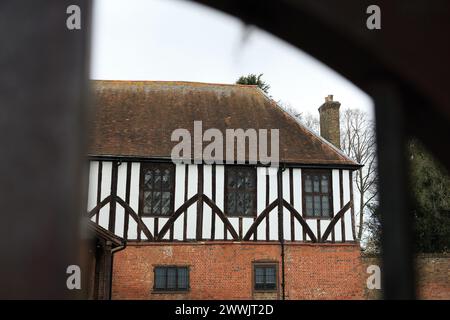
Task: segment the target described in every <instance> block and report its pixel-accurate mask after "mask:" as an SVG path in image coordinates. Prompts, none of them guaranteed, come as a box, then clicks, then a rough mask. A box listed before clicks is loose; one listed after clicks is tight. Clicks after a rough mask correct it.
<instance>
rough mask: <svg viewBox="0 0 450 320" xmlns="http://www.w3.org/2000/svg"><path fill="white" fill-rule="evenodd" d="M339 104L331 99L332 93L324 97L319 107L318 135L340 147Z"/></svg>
mask: <svg viewBox="0 0 450 320" xmlns="http://www.w3.org/2000/svg"><path fill="white" fill-rule="evenodd" d="M340 106H341V104H340V103H339V102H338V101H333V95H332V94H330V95H328V96H327V97H325V103H324V104H322V105H321V106H320V108H319V114H320V135H321V136H322V137H323V138H325V139H326V140H328V141H329V142H331V143H332V144H334V145H335V146H336V147H338V148H339V149H340V148H341V142H340V141H341V133H340V128H339V108H340Z"/></svg>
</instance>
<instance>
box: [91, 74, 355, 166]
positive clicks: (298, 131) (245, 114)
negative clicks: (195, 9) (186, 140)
mask: <svg viewBox="0 0 450 320" xmlns="http://www.w3.org/2000/svg"><path fill="white" fill-rule="evenodd" d="M92 85H93V94H94V98H93V102H94V108H93V110H91V111H92V112H91V115H92V117H91V119H93V120H92V123H91V130H90V134H89V149H88V150H89V155H96V156H98V155H106V156H126V157H140V158H170V156H171V151H172V148H173V147H174V146H175V145H176V144H177V143H178V142H172V141H171V134H172V132H173V131H174V130H175V129H177V128H185V129H188V130H189V131H190V132H191V133H192V136H193V127H194V125H193V124H194V121H198V120H201V121H202V124H203V131H204V130H206V129H209V128H217V129H219V130H220V131H221V132H222V133H223V135H224V137H225V129H239V128H241V129H244V130H245V129H249V128H253V129H256V130H258V129H268V130H270V129H279V130H280V137H279V142H280V150H279V151H280V162H284V163H294V164H306V165H316V164H317V165H319V164H320V165H348V166H355V167H356V166H358V164H357V163H356V162H354V161H353V160H351V159H349V158H348V157H346V156H345V155H344V154H343V153H342V152H340V151H339V150H338V149H336V148H335V147H334V146H332V145H331V144H329V143H328V142H327V141H325V140H324V139H323V138H321V137H319V136H317V135H315V134H314V133H312V132H311V131H310V130H308V129H307V128H305V127H304V126H303V125H302V124H301V123H299V122H298V121H297V120H296V119H295V118H294V117H293V116H291V115H290V114H288V113H287V112H285V111H284V110H282V109H281V108H280V107H279V106H278V105H277V104H276V103H275V102H274V101H273V100H271V99H270V98H269V97H267V96H266V95H265V94H264V93H263V92H262V91H261V90H260V89H259V88H258V87H256V86H248V85H231V84H210V83H194V82H164V81H104V80H94V81H92ZM208 143H209V142H208ZM208 143H206V142H205V144H204V146H206V145H207V144H208ZM269 150H270V149H269ZM224 154H225V152H224Z"/></svg>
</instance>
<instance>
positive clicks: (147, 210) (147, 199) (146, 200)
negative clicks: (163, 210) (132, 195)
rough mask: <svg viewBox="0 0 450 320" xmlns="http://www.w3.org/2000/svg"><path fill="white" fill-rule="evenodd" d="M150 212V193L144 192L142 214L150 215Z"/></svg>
mask: <svg viewBox="0 0 450 320" xmlns="http://www.w3.org/2000/svg"><path fill="white" fill-rule="evenodd" d="M151 210H152V192H151V191H144V207H143V212H144V213H147V214H148V213H151Z"/></svg>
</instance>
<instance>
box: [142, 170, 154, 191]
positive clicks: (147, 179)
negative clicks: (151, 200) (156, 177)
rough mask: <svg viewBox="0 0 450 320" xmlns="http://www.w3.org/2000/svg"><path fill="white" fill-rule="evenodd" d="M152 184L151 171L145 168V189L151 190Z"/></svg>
mask: <svg viewBox="0 0 450 320" xmlns="http://www.w3.org/2000/svg"><path fill="white" fill-rule="evenodd" d="M152 184H153V172H152V171H151V170H147V171H146V172H145V176H144V188H145V190H151V189H152Z"/></svg>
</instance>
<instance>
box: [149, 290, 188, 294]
mask: <svg viewBox="0 0 450 320" xmlns="http://www.w3.org/2000/svg"><path fill="white" fill-rule="evenodd" d="M189 292H190V290H189V289H188V290H152V291H151V294H186V293H189Z"/></svg>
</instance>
